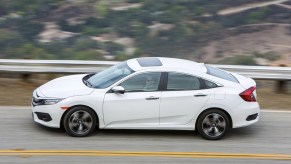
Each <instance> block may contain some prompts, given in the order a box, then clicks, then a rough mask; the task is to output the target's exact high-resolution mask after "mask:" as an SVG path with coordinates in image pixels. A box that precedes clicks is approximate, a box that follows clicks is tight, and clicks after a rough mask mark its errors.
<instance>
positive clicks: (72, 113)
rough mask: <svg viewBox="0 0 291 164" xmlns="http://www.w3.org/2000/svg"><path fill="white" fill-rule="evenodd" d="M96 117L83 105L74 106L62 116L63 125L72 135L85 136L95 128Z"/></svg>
mask: <svg viewBox="0 0 291 164" xmlns="http://www.w3.org/2000/svg"><path fill="white" fill-rule="evenodd" d="M96 124H97V118H96V115H95V113H94V112H93V111H92V109H90V108H88V107H85V106H76V107H73V108H72V109H70V110H69V111H68V112H67V113H66V115H65V116H64V120H63V125H64V128H65V130H66V132H67V133H68V135H70V136H72V137H85V136H88V135H90V134H92V132H93V131H94V130H95V128H96Z"/></svg>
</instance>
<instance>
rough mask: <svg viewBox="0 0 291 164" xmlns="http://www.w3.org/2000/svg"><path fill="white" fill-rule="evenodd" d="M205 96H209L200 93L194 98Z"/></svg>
mask: <svg viewBox="0 0 291 164" xmlns="http://www.w3.org/2000/svg"><path fill="white" fill-rule="evenodd" d="M205 96H207V94H203V93H198V94H196V95H194V97H205Z"/></svg>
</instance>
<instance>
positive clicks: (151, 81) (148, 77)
mask: <svg viewBox="0 0 291 164" xmlns="http://www.w3.org/2000/svg"><path fill="white" fill-rule="evenodd" d="M160 77H161V73H160V72H150V73H142V74H138V75H136V76H133V77H131V78H129V79H127V80H125V81H124V82H122V83H121V84H120V86H122V87H123V88H124V89H125V91H126V92H152V91H157V90H158V88H159V83H160Z"/></svg>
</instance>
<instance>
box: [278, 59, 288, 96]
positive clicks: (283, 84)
mask: <svg viewBox="0 0 291 164" xmlns="http://www.w3.org/2000/svg"><path fill="white" fill-rule="evenodd" d="M279 66H280V67H286V65H285V64H280V65H279ZM276 92H277V93H281V94H286V93H287V81H286V80H279V81H278V82H277V86H276Z"/></svg>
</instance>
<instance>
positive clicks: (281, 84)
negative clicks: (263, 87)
mask: <svg viewBox="0 0 291 164" xmlns="http://www.w3.org/2000/svg"><path fill="white" fill-rule="evenodd" d="M276 91H277V93H281V94H285V93H287V81H282V80H280V81H278V82H277V87H276Z"/></svg>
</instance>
